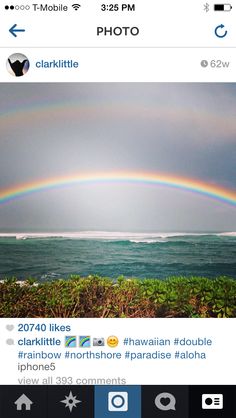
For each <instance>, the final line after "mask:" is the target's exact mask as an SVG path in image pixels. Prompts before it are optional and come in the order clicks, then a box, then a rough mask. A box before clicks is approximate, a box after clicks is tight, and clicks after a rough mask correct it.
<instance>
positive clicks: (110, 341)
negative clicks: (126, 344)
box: [107, 335, 119, 348]
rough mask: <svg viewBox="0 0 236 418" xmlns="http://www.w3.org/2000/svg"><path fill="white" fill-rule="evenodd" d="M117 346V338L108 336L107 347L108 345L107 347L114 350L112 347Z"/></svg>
mask: <svg viewBox="0 0 236 418" xmlns="http://www.w3.org/2000/svg"><path fill="white" fill-rule="evenodd" d="M118 344H119V340H118V337H116V336H115V335H110V337H108V339H107V345H109V347H111V348H114V347H117V346H118Z"/></svg>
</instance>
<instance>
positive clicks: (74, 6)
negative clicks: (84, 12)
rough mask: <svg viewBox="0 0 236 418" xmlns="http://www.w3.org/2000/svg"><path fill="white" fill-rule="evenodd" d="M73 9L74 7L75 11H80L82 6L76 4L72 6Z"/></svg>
mask: <svg viewBox="0 0 236 418" xmlns="http://www.w3.org/2000/svg"><path fill="white" fill-rule="evenodd" d="M72 7H73V9H74V10H79V8H80V7H81V5H80V4H77V3H76V4H72Z"/></svg>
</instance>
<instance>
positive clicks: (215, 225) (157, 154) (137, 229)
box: [0, 83, 236, 318]
mask: <svg viewBox="0 0 236 418" xmlns="http://www.w3.org/2000/svg"><path fill="white" fill-rule="evenodd" d="M0 97H1V99H0V317H3V318H230V317H231V318H235V317H236V169H235V167H236V141H235V138H236V118H235V110H236V84H233V83H60V84H59V83H41V84H40V83H38V84H37V83H27V84H23V83H19V84H18V83H17V84H15V83H14V84H10V83H9V84H8V83H4V84H3V83H2V84H0Z"/></svg>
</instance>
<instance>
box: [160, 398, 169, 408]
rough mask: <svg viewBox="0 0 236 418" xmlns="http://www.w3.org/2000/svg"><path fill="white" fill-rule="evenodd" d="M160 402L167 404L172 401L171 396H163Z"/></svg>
mask: <svg viewBox="0 0 236 418" xmlns="http://www.w3.org/2000/svg"><path fill="white" fill-rule="evenodd" d="M160 402H161V403H162V405H164V406H167V405H169V403H170V398H167V397H165V398H164V397H163V398H161V399H160Z"/></svg>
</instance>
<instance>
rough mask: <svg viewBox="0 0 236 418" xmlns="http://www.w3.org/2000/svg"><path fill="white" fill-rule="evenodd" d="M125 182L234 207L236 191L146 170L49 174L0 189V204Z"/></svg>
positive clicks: (235, 204) (196, 180)
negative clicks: (70, 188) (68, 189)
mask: <svg viewBox="0 0 236 418" xmlns="http://www.w3.org/2000/svg"><path fill="white" fill-rule="evenodd" d="M97 183H98V184H102V183H105V184H107V183H113V184H114V183H127V184H132V183H133V184H141V185H153V186H162V187H168V188H172V189H177V190H182V191H186V192H192V193H195V194H199V195H202V196H205V197H208V198H210V199H214V200H217V201H220V202H223V203H226V204H229V205H231V206H236V190H232V189H228V188H225V187H223V186H219V185H215V184H212V183H207V182H203V181H201V180H198V179H193V178H187V177H178V176H175V175H170V174H164V173H146V172H128V171H127V172H96V173H87V174H86V173H84V174H83V173H75V174H72V175H69V176H58V177H50V178H46V179H39V180H37V181H33V182H29V183H23V184H18V185H15V186H12V187H8V188H6V189H0V205H1V204H4V203H7V202H10V201H12V200H15V199H18V198H22V197H26V196H28V195H31V194H33V193H38V192H43V191H48V190H53V189H58V188H63V187H68V186H76V185H83V184H97Z"/></svg>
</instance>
